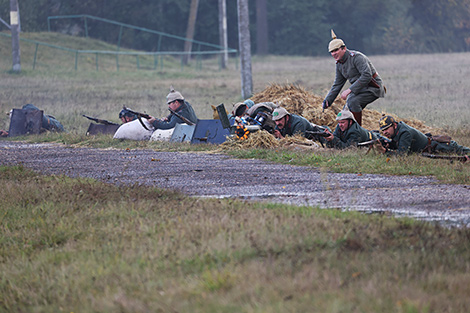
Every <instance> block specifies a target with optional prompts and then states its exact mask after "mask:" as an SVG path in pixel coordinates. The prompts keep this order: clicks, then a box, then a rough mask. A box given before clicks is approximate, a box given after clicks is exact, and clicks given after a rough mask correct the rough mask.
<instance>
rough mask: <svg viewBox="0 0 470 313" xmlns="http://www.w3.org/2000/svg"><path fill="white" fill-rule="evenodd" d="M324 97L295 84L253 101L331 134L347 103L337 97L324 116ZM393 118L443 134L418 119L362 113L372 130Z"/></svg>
mask: <svg viewBox="0 0 470 313" xmlns="http://www.w3.org/2000/svg"><path fill="white" fill-rule="evenodd" d="M323 99H324V97H320V96H318V95H315V94H314V93H312V92H309V91H307V90H305V88H303V87H301V86H298V85H294V84H284V85H279V84H271V85H269V86H268V87H266V89H264V90H263V91H261V92H259V93H257V94H255V95H254V96H253V97H251V100H253V101H254V102H255V103H259V102H274V103H276V104H277V105H279V106H282V107H284V108H285V109H286V110H287V111H288V112H289V113H293V114H297V115H301V116H303V117H305V118H306V119H307V120H309V121H310V122H312V123H315V124H317V125H322V126H329V127H330V128H331V129H332V130H333V129H334V128H335V127H336V124H337V123H336V115H337V114H338V112H339V111H341V109H342V108H343V107H344V105H345V104H346V101H344V100H342V99H341V98H340V97H338V98H337V99H336V100H335V101H334V102H333V105H332V106H331V107H329V108H328V109H326V110H325V111H324V112H322V111H323V109H322V102H323ZM383 114H385V115H391V116H393V117H394V118H395V119H396V120H397V121H404V122H405V123H406V124H408V125H410V126H412V127H414V128H416V129H418V130H420V131H422V132H424V133H427V132H431V133H439V132H441V131H442V130H440V129H437V128H432V127H429V126H426V125H424V123H423V122H422V121H419V120H415V119H402V118H399V117H398V116H396V115H394V114H389V113H385V112H378V111H375V110H368V109H365V110H364V111H363V113H362V127H364V128H366V129H369V130H373V129H378V128H379V120H380V118H381V117H382V115H383Z"/></svg>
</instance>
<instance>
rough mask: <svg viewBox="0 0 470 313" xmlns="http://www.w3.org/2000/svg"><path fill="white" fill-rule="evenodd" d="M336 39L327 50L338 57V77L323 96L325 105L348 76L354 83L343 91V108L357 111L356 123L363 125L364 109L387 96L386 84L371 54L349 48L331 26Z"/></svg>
mask: <svg viewBox="0 0 470 313" xmlns="http://www.w3.org/2000/svg"><path fill="white" fill-rule="evenodd" d="M331 36H332V37H333V40H331V41H330V44H329V45H328V51H329V52H330V54H331V56H332V57H333V58H334V59H335V61H336V77H335V81H334V83H333V86H331V89H330V91H329V93H328V95H327V96H326V98H325V100H323V109H326V108H328V107H329V106H331V104H332V103H333V101H334V100H335V99H336V97H337V96H338V94H339V92H340V91H341V89H342V88H343V86H344V84H345V83H346V81H347V80H349V82H350V83H351V86H350V87H349V88H348V89H346V90H344V91H343V92H342V93H341V99H343V100H346V105H345V107H344V109H346V108H347V109H348V110H349V111H351V113H352V114H353V115H354V118H355V119H356V121H357V123H358V124H359V125H362V110H363V109H364V108H365V107H366V106H367V105H368V104H369V103H371V102H373V101H375V100H377V99H378V98H379V97H380V98H383V97H384V96H385V91H386V90H385V86H384V85H383V83H382V79H381V78H380V76H379V74H378V73H377V71H376V70H375V67H374V65H372V63H371V62H370V60H369V58H368V57H367V56H366V55H364V54H363V53H361V52H359V51H353V50H348V49H347V48H346V45H345V44H344V42H343V41H342V40H341V39H337V38H336V35H335V33H334V32H333V30H331Z"/></svg>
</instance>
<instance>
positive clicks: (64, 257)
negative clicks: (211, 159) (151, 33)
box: [0, 34, 470, 313]
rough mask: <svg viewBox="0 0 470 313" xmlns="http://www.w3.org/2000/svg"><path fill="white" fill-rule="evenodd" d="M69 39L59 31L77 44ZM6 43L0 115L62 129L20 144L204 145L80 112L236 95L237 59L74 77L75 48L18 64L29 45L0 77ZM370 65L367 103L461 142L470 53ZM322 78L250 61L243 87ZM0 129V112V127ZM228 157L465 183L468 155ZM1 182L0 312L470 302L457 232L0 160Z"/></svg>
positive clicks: (316, 65) (308, 64)
mask: <svg viewBox="0 0 470 313" xmlns="http://www.w3.org/2000/svg"><path fill="white" fill-rule="evenodd" d="M25 36H26V35H25ZM27 36H30V38H35V36H42V37H40V38H41V39H43V40H46V39H48V40H53V38H52V39H51V38H49V37H47V36H46V35H44V34H41V35H36V34H28V35H27ZM46 37H47V38H46ZM38 40H39V39H38ZM55 40H57V39H55ZM75 40H76V39H73V38H68V37H63V38H60V40H59V41H61V42H63V43H66V44H69V45H73V44H75V45H76V44H77V43H76V42H75ZM85 44H86V42H83V41H81V42H80V43H79V46H80V45H85ZM9 45H11V43H10V42H9V41H8V40H5V39H3V38H2V37H0V55H1V56H2V58H0V75H1V80H0V84H1V88H0V112H7V111H9V110H10V109H11V108H20V107H21V106H22V105H24V104H26V103H33V104H35V105H36V106H38V107H40V108H41V109H44V110H45V112H46V113H48V114H52V115H54V116H56V117H57V118H58V119H59V120H60V121H61V122H62V123H63V124H64V126H65V127H66V129H67V130H68V133H67V134H65V135H46V136H41V137H30V138H29V139H27V140H36V141H48V140H49V141H56V142H63V143H66V144H78V145H86V146H97V147H110V146H112V147H115V148H128V147H130V148H134V147H136V148H140V147H144V148H152V149H161V150H171V149H173V150H175V149H176V150H185V151H186V150H192V149H206V150H211V149H215V148H214V147H207V146H198V147H190V146H187V145H178V146H171V145H169V144H167V143H153V144H150V143H142V142H131V143H129V142H112V140H110V139H107V138H103V137H97V138H87V137H85V136H84V133H85V131H86V128H87V127H88V124H89V123H88V120H86V119H85V118H83V117H82V116H81V115H82V114H87V115H91V116H96V117H99V118H104V119H109V120H113V121H116V122H117V121H118V119H117V114H118V112H119V111H120V109H121V108H122V106H123V105H126V106H129V107H131V108H134V109H136V110H140V111H146V112H148V113H150V114H152V115H155V116H163V115H166V113H167V111H166V105H165V102H164V99H165V96H166V94H167V93H168V91H169V86H170V85H173V86H174V87H175V88H176V89H178V90H179V91H181V92H182V93H183V95H184V96H185V97H186V98H187V99H188V100H189V102H190V103H192V104H193V106H194V107H195V110H196V112H197V114H198V116H199V117H200V118H211V117H212V110H211V108H210V105H211V104H213V105H217V104H219V103H225V104H226V105H227V106H229V105H230V104H232V103H235V102H237V101H239V100H241V99H240V74H239V71H238V69H237V68H236V62H235V61H236V60H232V61H231V63H230V65H229V68H228V69H226V70H219V69H218V65H217V63H216V62H214V60H205V61H204V62H203V67H202V70H197V69H195V66H194V65H191V66H189V67H187V68H185V69H184V71H182V69H181V67H180V64H179V62H178V60H171V59H169V60H167V62H168V63H166V64H168V66H165V67H164V69H163V70H157V71H154V70H136V69H135V68H132V66H130V65H129V66H124V65H123V66H122V68H121V69H120V70H119V71H116V70H115V69H113V68H112V62H110V63H109V65H108V67H107V68H106V67H104V68H103V70H100V71H95V70H94V69H93V64H94V63H93V62H94V59H90V60H89V63H90V64H89V67H88V68H85V69H83V68H82V69H80V68H79V69H78V70H77V71H75V70H74V69H73V65H70V61H69V59H68V57H71V58H72V59H73V56H70V55H69V56H67V55H61V54H55V52H54V53H52V52H50V53H45V54H44V55H41V56H40V60H41V62H40V64H39V65H38V66H37V67H36V69H35V70H32V66H31V65H32V59H31V58H32V56H33V50H32V49H34V47H30V50H28V49H27V47H24V48H23V50H22V68H23V70H22V73H21V74H11V73H10V72H9V69H10V67H11V59H10V58H11V54H10V52H9V47H10V46H9ZM90 45H91V44H90ZM93 45H95V43H93ZM96 45H98V43H96ZM100 45H102V44H101V43H100ZM93 47H95V46H92V47H90V49H92V48H93ZM105 47H106V46H105ZM107 48H109V47H107ZM325 55H326V53H325ZM371 59H372V61H373V63H374V64H375V65H376V67H377V69H378V70H379V72H380V74H381V75H382V77H383V79H384V81H385V84H386V85H387V89H388V94H387V96H386V98H384V99H380V100H378V101H377V102H376V103H374V104H371V105H370V108H371V109H376V110H384V111H386V112H391V113H395V114H397V115H399V116H401V117H415V118H417V119H420V120H424V121H425V122H426V124H428V125H432V126H438V127H443V128H445V129H446V131H449V132H450V133H451V134H453V135H455V138H456V139H457V140H458V141H459V142H460V143H462V144H465V145H467V146H469V145H470V141H469V139H468V137H469V136H468V135H469V134H470V126H469V124H468V121H469V117H470V116H469V115H470V110H468V105H467V99H466V96H467V95H466V86H465V81H466V78H467V77H468V76H469V75H468V74H469V72H470V66H469V65H470V54H469V53H465V54H440V55H405V56H403V55H402V56H371ZM333 76H334V62H333V59H332V58H330V57H328V56H325V57H324V58H306V57H275V56H268V57H263V58H258V57H254V58H253V82H254V89H255V90H254V92H255V93H256V92H259V91H261V90H263V89H264V88H265V87H266V86H267V85H269V84H270V83H286V82H289V83H297V84H299V85H302V86H304V87H305V88H307V89H308V90H311V91H313V92H315V93H316V94H321V95H324V94H325V93H326V90H327V89H328V88H329V87H330V85H331V83H332V81H333V78H334V77H333ZM7 127H8V122H7V117H6V115H3V114H2V115H1V116H0V128H3V129H5V128H7ZM22 139H26V138H22ZM230 153H232V154H233V155H236V156H238V157H252V158H265V159H268V160H271V161H275V162H288V160H289V162H290V160H294V159H295V162H297V163H295V162H293V163H295V164H300V165H313V166H318V167H322V168H326V169H328V170H335V171H347V172H356V171H358V172H373V173H387V174H397V175H409V174H415V175H435V176H437V177H438V178H439V179H442V180H445V181H451V182H454V183H455V182H457V183H469V179H470V178H469V177H470V172H469V169H468V168H469V166H468V165H462V164H449V162H446V161H443V162H440V161H439V162H437V161H434V160H428V159H420V158H419V157H418V156H412V157H410V158H406V159H391V160H386V159H384V158H381V157H380V156H376V155H373V154H371V155H368V156H363V155H361V156H359V157H358V155H357V152H354V151H352V152H351V151H348V152H341V153H332V152H324V153H320V158H318V157H315V156H314V155H313V154H306V153H303V152H292V151H270V150H250V151H238V152H230ZM313 159H314V160H315V164H312V160H313ZM293 163H292V162H290V164H293ZM0 185H1V186H2V188H0V227H1V232H0V272H1V273H2V278H1V279H0V312H116V311H119V312H333V313H335V312H399V313H415V312H423V313H424V312H469V311H470V300H469V297H468V295H469V294H470V287H469V286H470V274H469V272H470V271H469V269H470V244H469V243H470V229H468V228H444V227H442V226H439V225H434V224H429V223H424V222H419V221H413V220H409V219H402V218H401V219H396V218H393V217H390V216H386V215H364V214H358V213H354V212H341V211H339V210H336V209H334V208H333V209H330V210H320V209H317V208H312V207H290V206H285V205H269V204H252V203H243V202H240V201H233V200H207V199H204V200H203V199H194V198H188V197H185V196H183V195H181V194H177V193H173V192H169V191H162V190H158V189H155V188H148V187H142V186H137V185H135V186H120V187H118V186H112V185H107V184H103V183H99V182H96V181H91V180H86V179H80V180H76V179H70V178H67V177H62V176H52V177H45V176H41V175H38V174H35V173H31V172H29V171H28V170H26V169H24V168H22V167H0Z"/></svg>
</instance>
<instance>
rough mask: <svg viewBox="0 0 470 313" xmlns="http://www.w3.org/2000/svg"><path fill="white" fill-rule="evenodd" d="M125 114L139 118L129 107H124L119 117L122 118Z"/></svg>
mask: <svg viewBox="0 0 470 313" xmlns="http://www.w3.org/2000/svg"><path fill="white" fill-rule="evenodd" d="M125 116H127V117H130V118H133V119H134V118H137V115H135V114H134V113H131V112H129V110H127V109H122V110H121V112H119V118H120V119H121V118H123V117H125Z"/></svg>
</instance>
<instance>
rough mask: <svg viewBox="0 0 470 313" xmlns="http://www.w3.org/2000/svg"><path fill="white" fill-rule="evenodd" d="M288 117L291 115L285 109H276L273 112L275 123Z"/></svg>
mask: <svg viewBox="0 0 470 313" xmlns="http://www.w3.org/2000/svg"><path fill="white" fill-rule="evenodd" d="M286 115H289V112H287V110H286V109H284V108H276V109H275V110H274V111H273V121H278V120H280V119H281V118H283V117H284V116H286Z"/></svg>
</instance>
